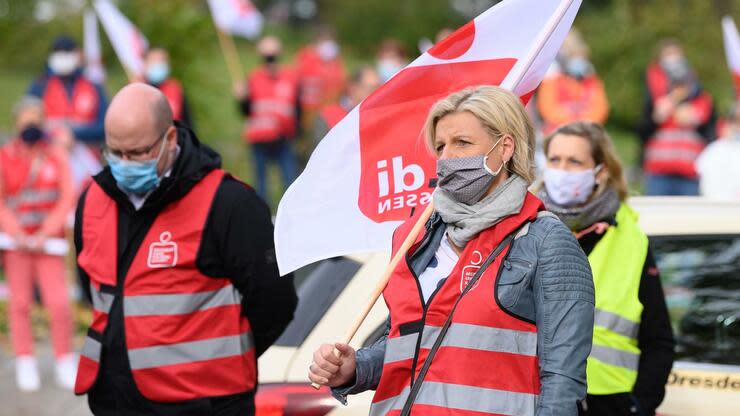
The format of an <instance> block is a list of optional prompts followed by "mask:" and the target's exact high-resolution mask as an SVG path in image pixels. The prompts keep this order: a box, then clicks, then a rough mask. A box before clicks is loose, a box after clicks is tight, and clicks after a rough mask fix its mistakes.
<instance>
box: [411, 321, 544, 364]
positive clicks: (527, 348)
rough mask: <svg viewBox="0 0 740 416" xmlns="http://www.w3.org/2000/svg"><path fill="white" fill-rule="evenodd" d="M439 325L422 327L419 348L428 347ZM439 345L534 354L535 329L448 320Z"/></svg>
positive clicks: (535, 353)
mask: <svg viewBox="0 0 740 416" xmlns="http://www.w3.org/2000/svg"><path fill="white" fill-rule="evenodd" d="M441 329H442V328H440V327H435V326H426V327H424V334H422V337H421V346H422V348H427V349H431V348H432V347H433V346H434V341H436V340H437V336H438V335H439V331H440V330H441ZM442 346H443V347H458V348H467V349H471V350H478V351H491V352H507V353H512V354H519V355H529V356H535V355H537V333H536V332H525V331H516V330H513V329H502V328H490V327H487V326H479V325H470V324H452V325H450V329H448V330H447V334H446V335H445V338H444V340H443V341H442Z"/></svg>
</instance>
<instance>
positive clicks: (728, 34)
mask: <svg viewBox="0 0 740 416" xmlns="http://www.w3.org/2000/svg"><path fill="white" fill-rule="evenodd" d="M722 34H723V37H724V40H725V55H726V56H727V64H728V65H729V67H730V71H731V72H732V78H733V79H734V80H735V94H736V96H737V97H740V34H738V32H737V26H735V22H734V21H733V20H732V17H730V16H725V17H724V18H722Z"/></svg>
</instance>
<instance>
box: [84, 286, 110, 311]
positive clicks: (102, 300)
mask: <svg viewBox="0 0 740 416" xmlns="http://www.w3.org/2000/svg"><path fill="white" fill-rule="evenodd" d="M90 295H91V297H92V304H93V309H95V310H96V311H98V312H101V313H110V309H111V307H112V306H113V299H115V295H113V294H112V293H104V292H101V291H99V290H98V289H96V288H95V286H93V285H92V284H91V285H90Z"/></svg>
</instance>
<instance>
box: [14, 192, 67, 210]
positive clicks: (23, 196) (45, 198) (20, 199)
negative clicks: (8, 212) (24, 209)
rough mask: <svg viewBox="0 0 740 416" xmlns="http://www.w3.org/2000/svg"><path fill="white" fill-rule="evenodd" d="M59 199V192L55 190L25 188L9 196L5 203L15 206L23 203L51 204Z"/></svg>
mask: <svg viewBox="0 0 740 416" xmlns="http://www.w3.org/2000/svg"><path fill="white" fill-rule="evenodd" d="M58 199H59V192H58V191H56V190H34V189H26V190H24V191H21V193H20V194H18V195H16V196H11V197H9V198H8V200H7V202H6V203H7V205H8V206H9V207H11V208H15V207H17V206H19V205H25V204H51V203H54V202H56V201H57V200H58Z"/></svg>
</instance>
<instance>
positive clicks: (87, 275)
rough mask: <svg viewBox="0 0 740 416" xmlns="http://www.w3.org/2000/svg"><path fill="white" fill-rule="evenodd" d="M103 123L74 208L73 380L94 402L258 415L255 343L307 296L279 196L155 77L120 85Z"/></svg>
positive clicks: (115, 410) (118, 407)
mask: <svg viewBox="0 0 740 416" xmlns="http://www.w3.org/2000/svg"><path fill="white" fill-rule="evenodd" d="M105 130H106V150H105V158H106V160H107V162H108V166H107V167H106V168H105V169H104V170H103V171H102V172H101V173H100V174H98V175H96V176H95V177H94V182H93V183H92V184H91V185H90V187H89V188H88V189H87V190H86V191H85V193H84V194H83V195H82V196H81V198H80V200H79V202H78V206H77V211H76V215H75V216H76V221H75V230H74V239H75V246H76V248H77V266H78V269H79V274H80V280H81V282H82V287H83V288H84V291H85V295H86V297H87V298H88V299H89V300H90V301H91V303H92V306H93V319H92V324H91V326H90V329H89V330H88V332H87V337H86V339H85V344H84V346H83V348H82V352H81V356H80V363H79V370H78V372H77V382H76V385H75V393H76V394H78V395H79V394H87V395H88V404H89V406H90V409H91V410H92V413H94V414H95V415H122V414H125V415H153V414H156V415H186V414H187V415H253V414H254V393H255V388H256V383H257V357H259V356H260V354H262V353H263V352H264V351H265V350H266V349H267V348H268V347H269V346H270V345H271V344H272V343H273V342H274V341H275V340H276V339H277V338H278V336H279V335H280V333H281V332H282V331H283V329H285V327H286V326H287V325H288V323H289V322H290V321H291V320H292V317H293V312H294V310H295V306H296V304H297V299H296V295H295V289H294V287H293V279H292V277H291V276H287V278H286V277H280V276H279V274H278V269H277V263H276V260H275V251H274V245H273V238H272V232H273V230H272V221H271V218H270V210H269V209H268V207H267V205H266V204H265V203H264V202H263V201H262V200H261V199H260V198H259V197H258V196H257V195H256V194H255V192H254V191H253V190H252V189H251V188H250V187H249V186H247V185H245V184H243V183H242V182H240V181H239V180H237V179H235V178H234V177H232V176H231V175H229V174H228V173H226V172H224V171H223V170H221V169H220V165H221V157H220V156H219V154H218V153H216V152H215V151H213V150H212V149H211V148H209V147H208V146H206V145H203V144H201V143H200V142H199V141H198V139H197V137H196V136H195V134H194V133H193V132H192V130H190V129H188V128H187V127H186V126H184V125H183V124H181V123H179V122H173V119H172V110H171V108H170V106H169V103H168V102H167V98H166V97H165V96H164V94H162V93H161V92H160V91H159V90H158V89H156V88H154V87H152V86H150V85H146V84H143V83H133V84H129V85H127V86H126V87H124V88H123V89H121V91H120V92H119V93H118V94H117V95H116V96H115V97H114V98H113V100H112V102H111V105H110V109H109V111H108V114H107V115H106V119H105Z"/></svg>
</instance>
